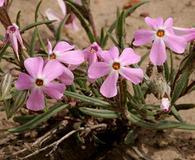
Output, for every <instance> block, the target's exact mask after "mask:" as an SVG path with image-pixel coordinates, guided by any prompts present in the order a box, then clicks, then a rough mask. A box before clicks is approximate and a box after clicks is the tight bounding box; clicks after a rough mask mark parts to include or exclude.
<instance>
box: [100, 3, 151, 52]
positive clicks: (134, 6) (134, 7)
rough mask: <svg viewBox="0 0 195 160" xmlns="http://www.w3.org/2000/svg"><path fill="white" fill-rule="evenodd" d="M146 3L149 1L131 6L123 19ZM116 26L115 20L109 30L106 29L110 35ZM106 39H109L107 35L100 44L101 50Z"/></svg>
mask: <svg viewBox="0 0 195 160" xmlns="http://www.w3.org/2000/svg"><path fill="white" fill-rule="evenodd" d="M148 2H149V1H142V2H140V3H137V4H135V5H133V6H132V7H131V8H129V9H127V10H126V11H125V17H128V15H129V14H131V13H133V12H134V11H135V10H136V9H137V8H139V7H140V6H142V5H143V4H145V3H148ZM116 24H117V20H116V21H114V22H113V23H112V25H111V26H110V28H109V29H108V32H109V33H110V34H112V32H113V30H114V29H115V27H116ZM108 37H109V36H108V34H107V35H106V36H105V38H104V40H103V42H102V48H103V47H104V46H105V45H106V42H107V40H108Z"/></svg>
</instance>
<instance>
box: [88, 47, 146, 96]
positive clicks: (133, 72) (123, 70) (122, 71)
mask: <svg viewBox="0 0 195 160" xmlns="http://www.w3.org/2000/svg"><path fill="white" fill-rule="evenodd" d="M102 58H103V60H104V61H103V62H95V63H93V64H92V65H91V66H90V67H89V70H88V76H89V78H91V79H97V78H100V77H103V76H105V75H108V76H107V78H106V79H105V81H104V82H103V84H102V86H101V88H100V92H101V94H102V95H103V96H105V97H107V98H111V97H114V96H116V95H117V81H118V78H119V75H121V76H122V77H123V78H125V79H127V80H129V81H131V82H132V83H134V84H138V83H140V82H141V81H142V80H143V77H144V73H143V71H142V69H140V68H131V67H129V65H131V64H135V63H137V62H139V61H140V56H138V55H137V54H135V52H134V51H133V50H132V49H131V48H126V49H124V50H123V52H122V54H121V55H120V56H119V50H118V48H117V47H113V48H111V49H110V50H109V51H108V52H107V53H106V54H105V55H104V56H102Z"/></svg>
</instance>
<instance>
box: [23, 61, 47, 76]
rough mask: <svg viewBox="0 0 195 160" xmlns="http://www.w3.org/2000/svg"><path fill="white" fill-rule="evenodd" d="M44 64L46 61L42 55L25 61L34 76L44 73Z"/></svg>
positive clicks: (29, 71) (26, 66)
mask: <svg viewBox="0 0 195 160" xmlns="http://www.w3.org/2000/svg"><path fill="white" fill-rule="evenodd" d="M43 65H44V61H43V58H42V57H34V58H27V59H26V60H25V61H24V66H25V68H26V70H27V71H28V73H29V74H30V75H31V76H32V77H33V78H37V75H39V74H41V73H42V70H43Z"/></svg>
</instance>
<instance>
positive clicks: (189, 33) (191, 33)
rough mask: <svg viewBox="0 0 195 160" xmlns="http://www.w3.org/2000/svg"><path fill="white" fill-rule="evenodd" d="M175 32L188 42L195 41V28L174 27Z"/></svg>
mask: <svg viewBox="0 0 195 160" xmlns="http://www.w3.org/2000/svg"><path fill="white" fill-rule="evenodd" d="M173 30H174V33H175V34H176V35H177V36H182V37H183V38H185V40H186V41H187V42H190V41H192V40H195V28H180V27H173Z"/></svg>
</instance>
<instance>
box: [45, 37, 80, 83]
mask: <svg viewBox="0 0 195 160" xmlns="http://www.w3.org/2000/svg"><path fill="white" fill-rule="evenodd" d="M73 49H74V46H72V45H70V44H68V43H67V42H65V41H60V42H58V43H57V44H56V46H55V47H54V49H52V45H51V43H50V41H49V40H48V54H49V57H48V59H49V60H57V61H58V62H60V63H64V64H66V65H80V64H81V63H83V62H84V56H83V54H82V52H81V51H80V50H73ZM59 79H60V80H61V81H62V82H63V83H64V84H66V85H71V84H72V83H73V80H74V75H73V73H72V72H71V71H70V70H69V69H68V68H67V67H66V66H64V72H63V74H62V75H61V76H60V77H59Z"/></svg>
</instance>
